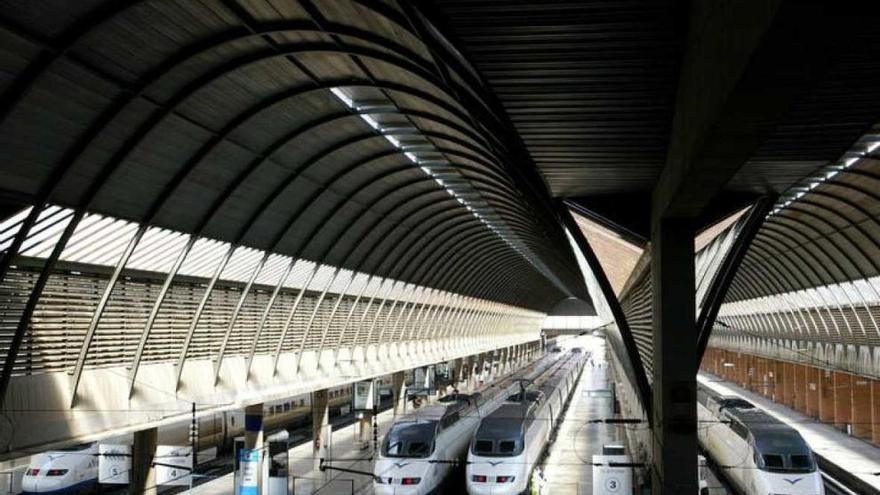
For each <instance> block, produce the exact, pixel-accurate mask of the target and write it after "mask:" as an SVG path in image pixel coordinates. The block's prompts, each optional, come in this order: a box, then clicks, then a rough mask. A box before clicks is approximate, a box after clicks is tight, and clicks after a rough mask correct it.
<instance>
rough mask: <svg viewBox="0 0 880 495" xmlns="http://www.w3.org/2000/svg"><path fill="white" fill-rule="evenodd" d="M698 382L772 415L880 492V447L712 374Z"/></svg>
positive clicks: (841, 466)
mask: <svg viewBox="0 0 880 495" xmlns="http://www.w3.org/2000/svg"><path fill="white" fill-rule="evenodd" d="M697 379H698V380H699V382H700V383H701V384H703V385H706V386H707V387H709V388H711V389H713V390H715V391H717V392H718V393H721V394H724V395H738V396H740V397H743V398H744V399H746V400H748V401H749V402H751V403H753V404H755V405H756V406H758V407H760V408H761V409H763V410H764V411H766V412H767V413H768V414H770V415H771V416H774V417H776V418H777V419H779V420H780V421H783V422H785V423H787V424H789V425H790V426H791V427H792V428H795V429H796V430H798V431H799V432H800V434H801V436H803V437H804V439H805V440H806V441H807V443H808V444H809V445H810V447H811V448H812V449H813V451H814V452H815V453H816V455H818V456H820V457H822V458H823V459H825V460H826V461H827V462H830V463H832V464H834V465H835V466H837V467H839V468H840V469H841V470H842V471H844V472H847V473H850V474H852V475H853V476H855V477H856V478H858V479H859V480H861V481H863V482H864V483H865V484H866V485H867V486H869V487H873V488H874V489H875V490H878V491H880V448H877V447H875V446H873V445H871V444H869V443H867V442H865V441H863V440H860V439H858V438H855V437H852V436H849V435H847V434H845V433H843V432H842V431H840V430H838V429H836V428H834V427H833V426H831V425H828V424H825V423H821V422H819V421H817V420H816V419H814V418H812V417H810V416H807V415H804V414H801V413H799V412H797V411H794V410H792V409H789V408H788V407H785V406H783V405H780V404H777V403H775V402H773V401H771V400H769V399H767V398H765V397H763V396H761V395H758V394H755V393H752V392H750V391H748V390H746V389H743V388H741V387H738V386H737V385H734V384H732V383H730V382H728V381H726V380H723V379H721V378H719V377H717V376H715V375H713V374H710V373H705V372H700V374H699V375H698V377H697Z"/></svg>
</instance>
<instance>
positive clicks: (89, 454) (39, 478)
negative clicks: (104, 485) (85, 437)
mask: <svg viewBox="0 0 880 495" xmlns="http://www.w3.org/2000/svg"><path fill="white" fill-rule="evenodd" d="M97 484H98V444H95V443H92V444H84V445H77V446H75V447H71V448H68V449H64V450H57V451H52V452H44V453H42V454H37V455H34V456H31V461H30V464H29V465H28V467H27V470H26V471H25V473H24V478H22V490H24V492H25V493H43V494H62V493H86V492H88V491H90V490H92V489H94V488H95V487H96V486H97Z"/></svg>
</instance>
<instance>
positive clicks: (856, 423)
mask: <svg viewBox="0 0 880 495" xmlns="http://www.w3.org/2000/svg"><path fill="white" fill-rule="evenodd" d="M871 381H872V380H870V379H868V378H864V377H861V376H854V377H852V387H851V392H852V395H851V398H852V425H853V435H855V436H857V437H859V438H862V439H865V440H867V441H869V442H870V441H872V440H873V438H872V428H871V423H872V418H871Z"/></svg>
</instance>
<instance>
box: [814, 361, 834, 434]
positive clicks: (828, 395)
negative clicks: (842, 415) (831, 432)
mask: <svg viewBox="0 0 880 495" xmlns="http://www.w3.org/2000/svg"><path fill="white" fill-rule="evenodd" d="M818 374H819V421H821V422H823V423H827V424H833V423H834V377H833V375H832V374H831V372H830V371H828V370H819V373H818Z"/></svg>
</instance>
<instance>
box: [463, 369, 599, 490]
mask: <svg viewBox="0 0 880 495" xmlns="http://www.w3.org/2000/svg"><path fill="white" fill-rule="evenodd" d="M583 365H584V357H583V354H580V353H575V352H571V353H568V354H567V355H565V357H563V358H562V359H560V360H559V362H558V363H557V364H556V365H555V367H554V368H553V369H552V370H550V372H549V373H548V374H547V376H544V377H542V378H541V383H536V384H534V385H533V386H532V387H529V389H527V390H523V391H521V392H519V393H517V394H514V395H512V396H510V398H509V400H508V402H506V403H505V404H503V405H502V406H501V407H499V408H498V409H496V410H495V411H494V412H492V414H490V415H488V416H487V417H485V418H483V419H482V421H481V422H480V426H479V428H477V431H476V433H475V434H474V437H473V439H472V441H471V443H470V449H469V453H468V459H467V467H466V469H465V482H466V486H467V491H468V493H469V494H471V495H507V494H519V493H524V492H526V491H527V490H528V489H529V483H530V480H531V475H532V471H533V470H534V469H535V465H536V464H537V462H538V460H539V459H540V458H541V454H542V452H543V451H544V449H545V448H546V446H547V443H548V441H549V440H550V437H551V434H552V432H553V430H554V429H555V428H556V427H557V426H558V421H559V418H560V415H561V414H562V412H563V410H564V408H565V405H566V403H567V402H568V398H569V396H570V395H571V392H572V391H573V390H574V387H575V384H576V383H577V378H578V376H579V374H580V372H581V370H582V369H583Z"/></svg>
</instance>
